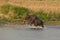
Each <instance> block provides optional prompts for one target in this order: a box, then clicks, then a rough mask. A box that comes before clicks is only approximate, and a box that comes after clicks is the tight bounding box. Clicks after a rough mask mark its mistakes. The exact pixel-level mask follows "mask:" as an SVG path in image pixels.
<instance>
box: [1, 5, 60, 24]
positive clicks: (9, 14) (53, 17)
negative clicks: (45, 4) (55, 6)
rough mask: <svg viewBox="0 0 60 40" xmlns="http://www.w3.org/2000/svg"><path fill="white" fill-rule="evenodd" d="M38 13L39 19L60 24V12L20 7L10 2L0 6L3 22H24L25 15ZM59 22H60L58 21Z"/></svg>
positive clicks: (47, 22) (46, 22)
mask: <svg viewBox="0 0 60 40" xmlns="http://www.w3.org/2000/svg"><path fill="white" fill-rule="evenodd" d="M27 15H36V16H37V17H38V18H39V19H41V20H43V21H44V22H45V24H55V22H56V23H57V24H59V23H60V22H59V21H60V12H54V11H49V12H45V10H43V9H40V10H38V11H36V12H35V11H33V10H30V9H28V8H26V7H18V6H13V5H10V4H5V5H2V6H0V21H1V23H4V22H5V23H6V22H11V23H15V22H16V23H24V21H25V16H27ZM58 22H59V23H58Z"/></svg>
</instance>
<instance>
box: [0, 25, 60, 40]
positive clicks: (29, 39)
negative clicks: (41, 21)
mask: <svg viewBox="0 0 60 40" xmlns="http://www.w3.org/2000/svg"><path fill="white" fill-rule="evenodd" d="M7 26H9V27H6V28H0V40H60V25H57V26H45V28H44V29H43V30H40V29H39V30H32V29H30V28H28V27H29V25H28V26H27V25H7ZM32 27H33V26H32Z"/></svg>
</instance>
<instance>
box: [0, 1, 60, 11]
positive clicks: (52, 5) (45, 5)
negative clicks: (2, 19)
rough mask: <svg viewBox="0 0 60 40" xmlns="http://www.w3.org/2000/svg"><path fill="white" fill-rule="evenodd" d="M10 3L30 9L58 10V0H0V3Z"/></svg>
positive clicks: (59, 4) (59, 6)
mask: <svg viewBox="0 0 60 40" xmlns="http://www.w3.org/2000/svg"><path fill="white" fill-rule="evenodd" d="M6 3H9V4H12V5H16V6H24V7H26V8H29V9H31V10H34V11H37V10H40V9H43V10H45V11H47V12H49V11H50V10H51V11H55V12H60V1H59V0H55V1H51V0H49V1H48V0H46V1H39V0H13V1H12V0H0V5H2V4H6Z"/></svg>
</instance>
